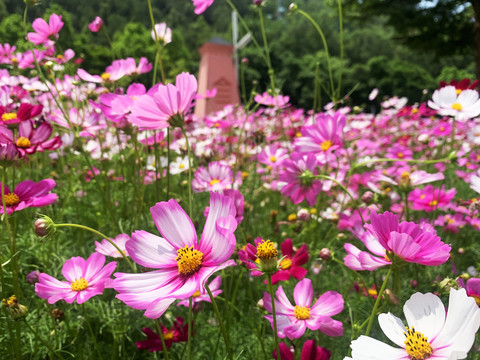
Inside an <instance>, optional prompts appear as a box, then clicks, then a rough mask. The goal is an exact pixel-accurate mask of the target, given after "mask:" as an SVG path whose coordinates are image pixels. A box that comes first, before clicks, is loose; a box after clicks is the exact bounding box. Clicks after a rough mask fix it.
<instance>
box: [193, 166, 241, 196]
mask: <svg viewBox="0 0 480 360" xmlns="http://www.w3.org/2000/svg"><path fill="white" fill-rule="evenodd" d="M232 183H233V174H232V170H231V169H230V168H229V167H228V166H227V165H222V164H221V163H220V162H218V161H212V162H211V163H209V164H208V169H206V168H204V167H203V166H200V167H199V168H198V170H197V171H196V172H195V175H194V179H193V180H192V188H193V191H195V192H202V191H221V190H225V189H227V188H229V187H231V186H232Z"/></svg>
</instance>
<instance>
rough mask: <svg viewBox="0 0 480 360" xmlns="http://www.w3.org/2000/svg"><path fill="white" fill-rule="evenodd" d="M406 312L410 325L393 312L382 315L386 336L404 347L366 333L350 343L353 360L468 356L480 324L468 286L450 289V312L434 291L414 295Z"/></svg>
mask: <svg viewBox="0 0 480 360" xmlns="http://www.w3.org/2000/svg"><path fill="white" fill-rule="evenodd" d="M403 312H404V314H405V318H406V320H407V324H408V326H407V327H405V326H404V324H403V322H402V320H400V319H399V318H397V317H396V316H394V315H392V314H391V313H388V314H380V315H379V316H378V322H379V323H380V327H381V328H382V330H383V332H384V333H385V335H386V336H387V337H388V338H389V339H390V340H391V341H392V342H394V343H395V344H397V345H398V346H400V348H397V347H393V346H390V345H388V344H385V343H383V342H381V341H379V340H376V339H373V338H371V337H368V336H363V335H362V336H360V337H359V338H358V339H357V340H354V341H353V342H352V344H351V345H350V347H351V348H352V356H351V360H385V359H388V360H401V359H402V360H404V359H405V360H409V359H415V360H424V359H429V360H432V359H448V360H456V359H465V358H466V357H467V353H468V351H469V350H470V348H471V347H472V345H473V342H474V340H475V333H476V332H477V330H478V327H479V326H480V309H479V308H478V306H477V304H476V302H475V300H474V299H473V298H472V297H468V296H467V293H466V292H465V289H461V290H455V289H451V290H450V299H449V303H448V313H447V312H446V311H445V308H444V306H443V304H442V301H441V300H440V298H438V297H437V296H435V295H433V294H431V293H427V294H421V293H416V294H413V295H412V297H410V299H409V300H408V301H407V302H406V303H405V305H404V307H403ZM345 359H350V358H345ZM345 359H344V360H345Z"/></svg>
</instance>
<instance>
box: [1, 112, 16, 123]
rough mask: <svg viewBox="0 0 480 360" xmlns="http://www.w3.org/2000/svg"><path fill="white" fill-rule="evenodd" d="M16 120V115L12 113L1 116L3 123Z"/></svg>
mask: <svg viewBox="0 0 480 360" xmlns="http://www.w3.org/2000/svg"><path fill="white" fill-rule="evenodd" d="M16 118H17V114H16V113H14V112H11V113H4V114H2V120H3V121H8V120H15V119H16Z"/></svg>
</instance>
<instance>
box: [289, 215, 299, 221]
mask: <svg viewBox="0 0 480 360" xmlns="http://www.w3.org/2000/svg"><path fill="white" fill-rule="evenodd" d="M295 220H297V214H290V215H288V221H295Z"/></svg>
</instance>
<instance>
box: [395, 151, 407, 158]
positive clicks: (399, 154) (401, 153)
mask: <svg viewBox="0 0 480 360" xmlns="http://www.w3.org/2000/svg"><path fill="white" fill-rule="evenodd" d="M397 156H398V158H400V159H403V158H404V156H405V155H403V152H399V153H397Z"/></svg>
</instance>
